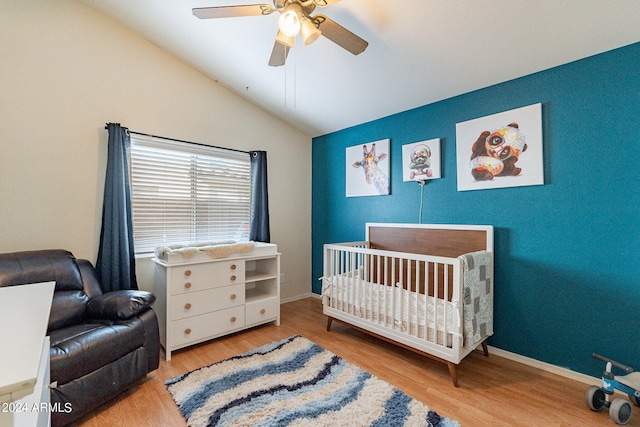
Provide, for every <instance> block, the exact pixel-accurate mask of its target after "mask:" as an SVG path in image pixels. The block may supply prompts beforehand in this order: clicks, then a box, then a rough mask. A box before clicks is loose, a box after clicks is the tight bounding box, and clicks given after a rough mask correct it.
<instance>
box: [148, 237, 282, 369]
mask: <svg viewBox="0 0 640 427" xmlns="http://www.w3.org/2000/svg"><path fill="white" fill-rule="evenodd" d="M153 261H154V263H155V274H154V288H153V292H154V293H155V295H156V298H157V299H156V303H155V305H154V311H155V312H156V314H157V316H158V324H159V327H160V342H161V344H162V346H163V347H164V349H165V355H166V360H171V352H172V351H174V350H177V349H180V348H183V347H187V346H190V345H193V344H197V343H200V342H203V341H207V340H210V339H212V338H217V337H220V336H223V335H227V334H230V333H233V332H237V331H240V330H243V329H246V328H250V327H252V326H256V325H260V324H263V323H268V322H274V323H275V324H276V325H279V324H280V254H279V253H278V248H277V246H276V245H274V244H268V243H257V244H256V247H255V248H254V249H253V250H252V251H251V252H246V253H242V254H231V255H230V256H228V257H226V258H213V257H211V256H209V255H208V254H206V253H197V254H194V255H191V256H188V257H187V256H184V255H180V254H170V256H167V257H166V258H164V259H158V258H154V259H153Z"/></svg>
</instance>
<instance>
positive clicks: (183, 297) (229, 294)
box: [170, 283, 244, 320]
mask: <svg viewBox="0 0 640 427" xmlns="http://www.w3.org/2000/svg"><path fill="white" fill-rule="evenodd" d="M242 304H244V284H242V283H240V284H239V285H233V286H223V287H221V288H214V289H207V290H205V291H197V292H189V293H186V294H180V295H176V296H174V297H173V298H172V300H171V313H170V315H171V320H178V319H184V318H186V317H191V316H198V315H200V314H205V313H209V312H211V311H217V310H222V309H225V308H231V307H235V306H237V305H242Z"/></svg>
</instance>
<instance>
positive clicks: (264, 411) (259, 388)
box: [166, 335, 459, 427]
mask: <svg viewBox="0 0 640 427" xmlns="http://www.w3.org/2000/svg"><path fill="white" fill-rule="evenodd" d="M166 386H167V390H168V391H169V393H171V395H172V396H173V399H174V400H175V402H176V404H177V405H178V407H179V408H180V412H182V415H183V416H184V418H185V419H186V420H187V424H188V425H189V426H191V427H200V426H251V427H255V426H262V427H272V426H314V427H315V426H332V427H334V426H345V427H347V426H348V427H353V426H390V427H399V426H441V427H454V426H457V427H459V424H458V422H457V421H454V420H451V419H448V418H443V417H441V416H439V415H438V414H437V413H435V412H433V411H431V410H429V408H428V407H427V406H425V405H424V404H422V403H420V402H418V401H416V400H414V399H412V398H410V397H409V396H407V395H406V394H404V393H403V392H401V391H400V390H398V389H396V388H394V387H393V386H391V385H390V384H388V383H387V382H385V381H382V380H380V379H378V378H376V377H375V376H373V375H371V374H369V373H368V372H365V371H363V370H361V369H360V368H358V367H356V366H355V365H352V364H350V363H347V362H345V361H344V360H343V359H341V358H340V357H338V356H336V355H335V354H333V353H331V352H329V351H327V350H325V349H323V348H322V347H320V346H319V345H317V344H315V343H313V342H311V341H309V340H307V339H306V338H303V337H301V336H299V335H296V336H293V337H290V338H287V339H284V340H282V341H278V342H275V343H272V344H268V345H265V346H262V347H259V348H257V349H255V350H252V351H249V352H247V353H244V354H240V355H238V356H234V357H231V358H229V359H226V360H223V361H221V362H218V363H214V364H213V365H210V366H206V367H203V368H200V369H197V370H195V371H191V372H188V373H186V374H183V375H180V376H178V377H175V378H172V379H170V380H168V381H167V382H166Z"/></svg>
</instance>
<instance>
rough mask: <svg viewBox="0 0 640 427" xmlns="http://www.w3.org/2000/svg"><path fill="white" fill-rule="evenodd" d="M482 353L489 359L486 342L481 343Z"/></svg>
mask: <svg viewBox="0 0 640 427" xmlns="http://www.w3.org/2000/svg"><path fill="white" fill-rule="evenodd" d="M482 351H484V355H485V356H487V357H489V347H488V346H487V340H484V341H482Z"/></svg>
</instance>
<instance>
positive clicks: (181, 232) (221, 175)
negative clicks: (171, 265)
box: [131, 133, 251, 255]
mask: <svg viewBox="0 0 640 427" xmlns="http://www.w3.org/2000/svg"><path fill="white" fill-rule="evenodd" d="M131 199H132V213H133V235H134V242H135V251H136V255H140V254H148V253H152V252H153V251H154V249H155V248H156V247H158V246H168V245H172V244H194V243H202V242H213V241H223V240H235V241H247V240H249V221H250V214H251V164H250V158H249V154H248V153H243V152H237V151H233V150H225V149H221V148H215V147H209V146H205V145H198V144H191V143H185V142H178V141H172V140H167V139H163V138H156V137H150V136H143V135H139V134H133V133H132V134H131Z"/></svg>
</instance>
